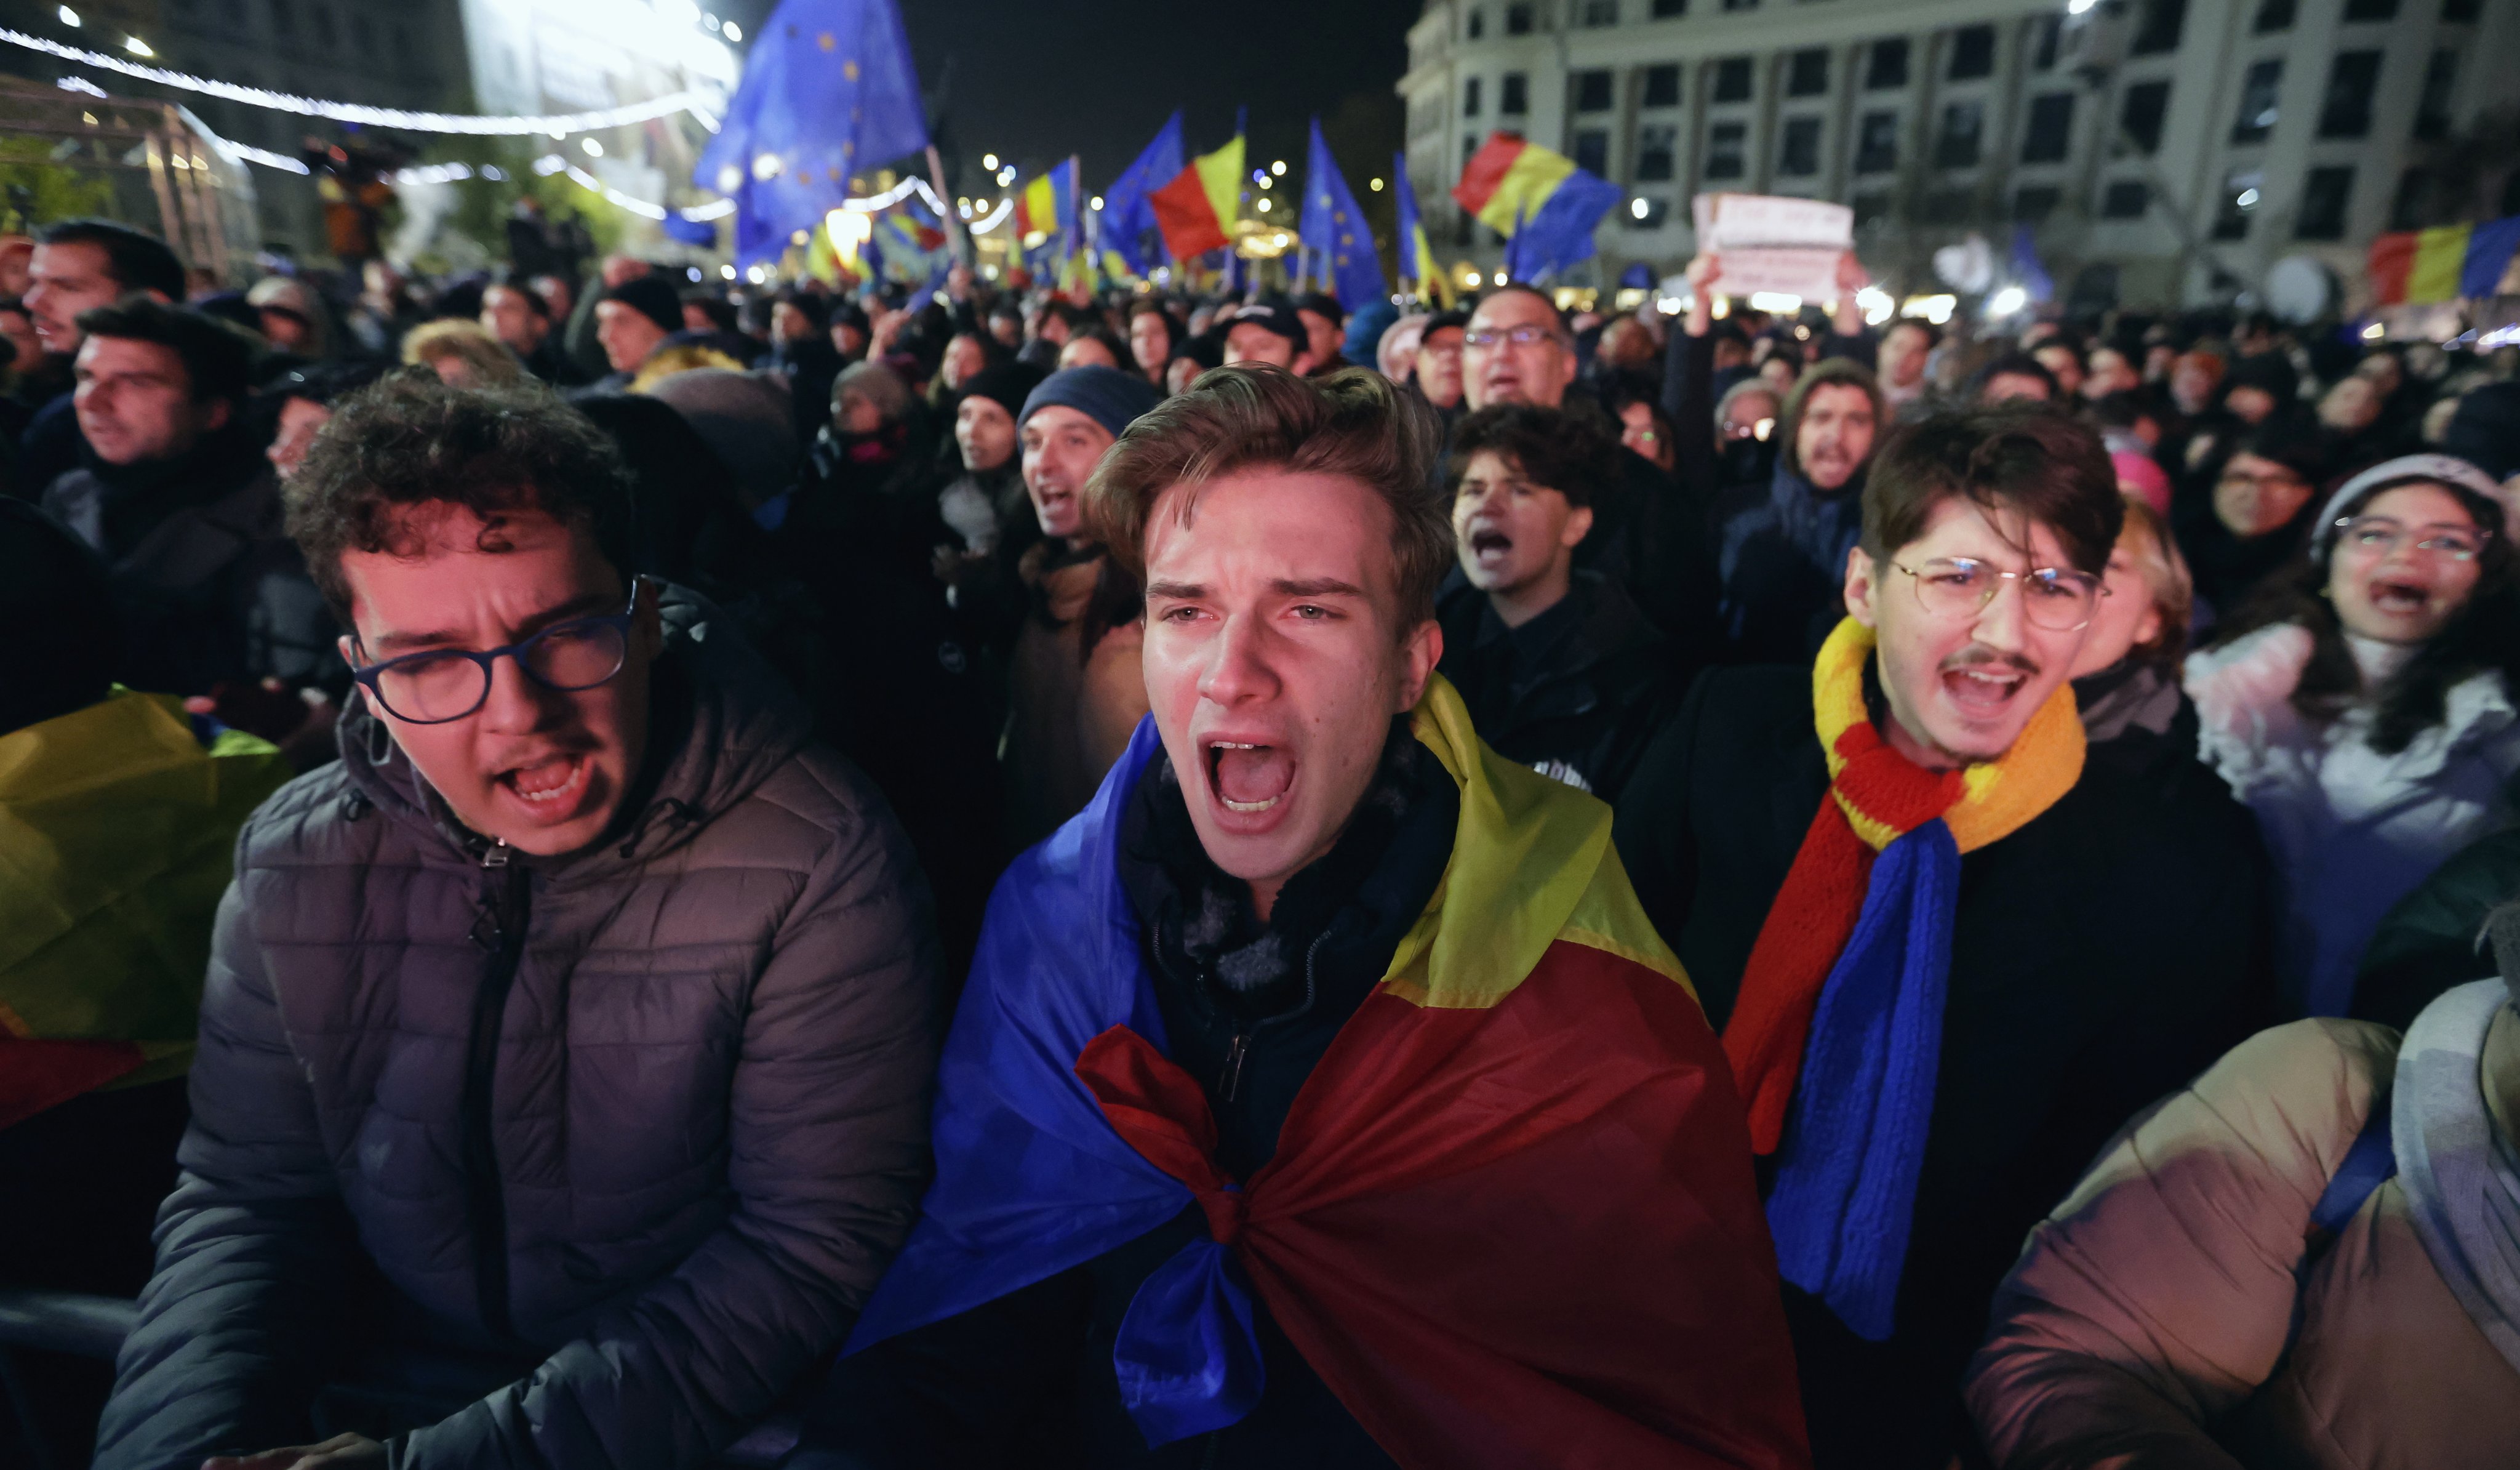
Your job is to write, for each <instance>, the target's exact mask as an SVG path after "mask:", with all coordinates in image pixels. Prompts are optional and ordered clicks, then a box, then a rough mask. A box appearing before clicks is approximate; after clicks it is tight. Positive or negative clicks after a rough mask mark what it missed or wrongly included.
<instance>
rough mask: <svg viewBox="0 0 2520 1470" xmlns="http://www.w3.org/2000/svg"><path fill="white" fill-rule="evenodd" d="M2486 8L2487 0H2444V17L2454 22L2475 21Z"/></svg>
mask: <svg viewBox="0 0 2520 1470" xmlns="http://www.w3.org/2000/svg"><path fill="white" fill-rule="evenodd" d="M2484 10H2485V0H2442V19H2443V20H2445V21H2448V22H2451V23H2453V24H2458V23H2465V22H2469V21H2473V20H2475V19H2476V18H2477V16H2478V15H2480V14H2481V13H2483V11H2484Z"/></svg>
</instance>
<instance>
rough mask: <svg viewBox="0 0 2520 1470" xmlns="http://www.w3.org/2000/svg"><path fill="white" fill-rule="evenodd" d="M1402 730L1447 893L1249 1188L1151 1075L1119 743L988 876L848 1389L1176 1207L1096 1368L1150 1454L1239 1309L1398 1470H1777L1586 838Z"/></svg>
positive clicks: (1792, 1460)
mask: <svg viewBox="0 0 2520 1470" xmlns="http://www.w3.org/2000/svg"><path fill="white" fill-rule="evenodd" d="M1414 719H1415V723H1416V729H1417V734H1418V739H1419V740H1421V741H1422V742H1424V743H1425V745H1426V746H1427V748H1428V749H1430V750H1432V751H1433V752H1434V753H1435V755H1436V757H1437V758H1439V759H1440V760H1441V761H1442V762H1443V763H1444V766H1445V768H1446V769H1447V770H1449V771H1450V772H1451V773H1452V775H1453V777H1454V779H1455V780H1456V781H1458V782H1459V783H1460V787H1461V804H1462V818H1461V829H1460V835H1459V837H1458V838H1457V839H1456V842H1455V846H1454V850H1453V856H1452V861H1451V863H1450V865H1449V866H1448V867H1447V868H1446V870H1445V874H1444V879H1443V882H1442V883H1441V884H1440V885H1439V886H1438V888H1437V890H1436V893H1435V896H1434V898H1433V899H1432V900H1431V901H1430V902H1429V903H1428V905H1427V908H1426V912H1425V913H1424V914H1423V915H1422V916H1420V918H1419V920H1418V924H1417V926H1416V927H1415V928H1414V929H1412V930H1411V931H1410V933H1409V934H1408V936H1407V937H1406V938H1405V939H1404V940H1403V941H1402V942H1401V944H1400V947H1399V950H1398V952H1397V953H1396V954H1395V955H1394V956H1393V958H1392V963H1391V969H1390V972H1389V973H1388V975H1387V976H1386V977H1385V978H1384V980H1383V982H1382V984H1381V986H1380V987H1379V988H1376V989H1375V990H1374V991H1373V994H1372V995H1370V996H1369V997H1368V998H1367V999H1366V1001H1365V1003H1364V1004H1363V1006H1361V1007H1360V1008H1359V1009H1358V1011H1357V1013H1356V1015H1355V1016H1354V1017H1353V1018H1352V1019H1350V1020H1349V1022H1348V1024H1347V1026H1346V1028H1345V1029H1344V1030H1343V1031H1341V1032H1340V1034H1339V1035H1338V1036H1337V1038H1336V1039H1335V1040H1334V1041H1333V1042H1332V1043H1331V1046H1330V1048H1329V1051H1328V1054H1327V1055H1325V1056H1324V1058H1323V1059H1322V1061H1321V1064H1320V1065H1319V1066H1318V1067H1317V1068H1316V1069H1315V1070H1314V1072H1313V1075H1312V1077H1311V1078H1310V1079H1309V1080H1307V1081H1306V1082H1305V1084H1304V1086H1303V1088H1302V1090H1301V1091H1300V1092H1299V1093H1298V1094H1297V1096H1296V1099H1295V1103H1294V1106H1293V1108H1292V1110H1291V1111H1290V1112H1289V1113H1288V1115H1287V1117H1286V1121H1285V1125H1284V1128H1283V1132H1282V1133H1281V1135H1280V1140H1279V1146H1278V1152H1277V1155H1276V1157H1275V1158H1274V1159H1273V1160H1272V1161H1271V1162H1270V1163H1269V1164H1268V1165H1267V1166H1265V1167H1264V1168H1262V1169H1261V1170H1260V1171H1258V1172H1257V1173H1255V1174H1254V1175H1253V1176H1252V1177H1250V1178H1248V1179H1244V1180H1231V1179H1227V1178H1225V1177H1224V1176H1223V1175H1221V1174H1220V1173H1219V1172H1218V1171H1217V1168H1216V1165H1215V1163H1214V1161H1213V1153H1212V1144H1213V1139H1214V1127H1213V1123H1212V1121H1211V1119H1210V1117H1209V1114H1208V1112H1207V1107H1206V1102H1205V1094H1204V1092H1203V1091H1202V1090H1201V1088H1200V1086H1199V1084H1198V1083H1197V1082H1196V1081H1195V1080H1193V1079H1192V1078H1190V1077H1189V1076H1188V1075H1187V1074H1185V1073H1184V1072H1182V1071H1181V1069H1179V1068H1178V1067H1176V1066H1174V1065H1173V1064H1172V1063H1171V1062H1170V1061H1168V1060H1166V1058H1165V1055H1164V1031H1163V1024H1162V1021H1161V1018H1160V1016H1159V1014H1158V1012H1157V1009H1156V1004H1155V998H1154V993H1153V989H1152V987H1151V985H1150V982H1149V978H1148V975H1147V973H1146V969H1145V966H1144V964H1143V962H1142V959H1141V949H1140V940H1139V928H1138V923H1137V920H1136V917H1135V915H1134V913H1133V911H1132V909H1131V907H1130V904H1129V900H1128V898H1127V897H1126V896H1125V895H1124V894H1122V892H1121V890H1120V886H1119V881H1118V875H1117V871H1116V866H1115V862H1114V852H1115V845H1116V843H1117V842H1118V832H1119V827H1120V818H1121V814H1122V812H1123V810H1124V809H1125V807H1126V804H1127V803H1128V801H1129V799H1130V795H1131V793H1132V791H1133V790H1134V789H1135V787H1136V785H1137V782H1138V779H1139V777H1140V775H1141V774H1142V773H1143V772H1144V771H1145V770H1146V768H1147V765H1148V762H1149V761H1150V760H1151V759H1152V758H1153V757H1154V755H1155V752H1156V749H1157V744H1156V739H1155V733H1154V727H1153V724H1152V722H1151V721H1148V722H1144V723H1141V724H1140V726H1139V728H1138V733H1137V736H1136V738H1135V739H1134V740H1133V741H1132V742H1131V743H1130V746H1129V750H1128V752H1127V754H1126V755H1124V756H1123V757H1122V758H1121V759H1120V761H1119V763H1118V764H1117V765H1116V766H1114V767H1113V769H1112V771H1111V774H1110V775H1109V776H1108V777H1107V778H1106V779H1105V780H1104V782H1103V784H1102V791H1101V792H1100V793H1099V794H1098V795H1097V796H1096V797H1095V799H1094V802H1093V804H1091V805H1089V806H1088V807H1086V809H1085V810H1084V812H1083V813H1081V814H1080V815H1079V816H1077V817H1076V819H1075V820H1073V821H1071V822H1069V823H1068V824H1067V825H1066V826H1065V827H1063V828H1061V829H1060V830H1059V831H1058V832H1057V835H1055V836H1053V837H1052V838H1051V839H1050V840H1049V841H1048V842H1046V843H1044V844H1043V845H1042V846H1040V847H1038V848H1035V849H1033V850H1031V851H1030V852H1027V853H1026V854H1024V856H1023V857H1021V858H1020V859H1018V860H1017V861H1016V863H1015V865H1014V866H1013V867H1012V869H1011V870H1010V871H1009V872H1008V875H1007V877H1006V878H1005V879H1004V880H1003V881H1001V883H1000V884H999V886H998V891H997V893H996V895H995V896H994V897H993V898H992V899H991V902H990V908H989V917H988V924H987V927H986V929H985V931H984V933H983V934H982V937H981V941H980V953H979V957H978V959H977V961H976V963H975V964H974V966H973V969H972V973H971V981H970V986H969V988H968V989H967V991H966V992H965V994H964V997H963V1002H962V1008H961V1011H960V1013H959V1014H958V1015H957V1017H956V1019H955V1023H954V1030H953V1033H952V1034H951V1036H950V1037H949V1038H948V1040H947V1042H946V1047H945V1059H944V1064H943V1068H942V1071H941V1073H940V1076H939V1096H938V1100H937V1107H936V1122H935V1143H936V1164H937V1172H936V1182H935V1184H934V1186H933V1187H932V1188H931V1189H930V1190H929V1192H928V1195H927V1199H926V1202H925V1207H924V1214H923V1216H922V1218H921V1220H920V1222H919V1224H918V1226H917V1228H916V1229H915V1230H913V1232H912V1234H911V1238H910V1242H909V1244H908V1246H907V1247H905V1248H904V1250H903V1252H902V1254H901V1256H900V1258H899V1259H898V1260H897V1261H896V1262H895V1263H894V1264H893V1267H892V1270H891V1272H890V1273H889V1274H888V1275H887V1276H886V1277H885V1278H884V1280H883V1283H882V1284H881V1285H880V1286H879V1287H878V1288H877V1291H876V1293H875V1296H874V1298H873V1299H872V1300H871V1301H870V1302H869V1303H868V1305H867V1309H866V1311H865V1313H864V1315H862V1316H861V1317H860V1319H859V1321H858V1325H857V1329H856V1332H855V1335H854V1336H853V1337H852V1339H851V1343H850V1348H851V1351H856V1350H857V1349H860V1348H864V1347H866V1346H868V1345H869V1344H872V1343H875V1342H878V1341H880V1340H882V1339H884V1338H886V1337H890V1336H892V1335H894V1334H896V1333H900V1332H904V1331H907V1330H909V1329H911V1328H914V1327H918V1326H921V1325H922V1324H924V1323H928V1322H933V1321H937V1320H940V1319H942V1318H944V1317H948V1316H951V1315H953V1314H955V1313H957V1312H961V1311H964V1310H966V1309H969V1308H972V1307H976V1306H979V1305H980V1304H982V1303H985V1302H989V1301H992V1300H994V1299H996V1298H998V1297H1002V1296H1004V1295H1006V1294H1007V1293H1009V1292H1012V1291H1014V1290H1016V1289H1018V1288H1020V1287H1023V1286H1025V1285H1028V1284H1030V1283H1032V1282H1035V1281H1039V1280H1042V1279H1045V1278H1047V1277H1049V1276H1051V1275H1053V1274H1055V1273H1057V1272H1058V1271H1061V1270H1065V1269H1067V1268H1069V1267H1071V1266H1074V1265H1078V1264H1081V1263H1085V1262H1088V1261H1091V1260H1093V1259H1094V1258H1096V1257H1098V1256H1100V1255H1102V1253H1104V1252H1106V1251H1109V1250H1111V1249H1113V1248H1114V1247H1117V1246H1120V1245H1123V1244H1125V1243H1127V1242H1128V1241H1131V1240H1133V1239H1136V1238H1137V1237H1139V1236H1141V1235H1144V1234H1145V1233H1146V1232H1148V1230H1151V1229H1153V1228H1155V1227H1156V1226H1158V1225H1160V1224H1162V1223H1164V1222H1165V1221H1167V1220H1169V1219H1171V1218H1173V1217H1175V1216H1178V1215H1180V1214H1181V1213H1182V1212H1183V1211H1185V1210H1187V1209H1188V1208H1190V1207H1191V1206H1192V1205H1193V1204H1195V1205H1197V1206H1198V1207H1199V1208H1200V1209H1201V1211H1202V1212H1203V1214H1204V1216H1205V1217H1206V1219H1207V1221H1208V1224H1209V1229H1210V1234H1211V1236H1212V1238H1211V1239H1207V1240H1200V1241H1197V1242H1194V1243H1193V1244H1192V1245H1190V1246H1187V1247H1185V1248H1184V1249H1183V1250H1182V1251H1181V1252H1180V1254H1178V1255H1177V1256H1175V1257H1174V1258H1173V1259H1172V1260H1171V1261H1170V1262H1168V1263H1165V1264H1164V1265H1162V1266H1160V1267H1158V1268H1157V1269H1156V1271H1155V1272H1154V1273H1153V1274H1152V1275H1150V1276H1149V1277H1148V1279H1147V1280H1146V1282H1145V1283H1144V1285H1143V1286H1142V1287H1141V1288H1140V1290H1139V1292H1138V1295H1137V1297H1136V1299H1135V1301H1134V1302H1132V1304H1131V1305H1130V1308H1129V1310H1128V1312H1127V1314H1126V1317H1125V1319H1124V1320H1123V1322H1122V1324H1121V1327H1120V1331H1119V1337H1118V1342H1117V1344H1116V1346H1115V1348H1114V1350H1113V1358H1114V1366H1115V1367H1116V1368H1117V1370H1118V1377H1119V1383H1120V1389H1121V1395H1122V1398H1123V1400H1124V1401H1125V1402H1126V1404H1127V1407H1128V1408H1129V1410H1130V1412H1131V1414H1132V1416H1133V1417H1134V1418H1135V1420H1136V1422H1137V1424H1138V1426H1139V1428H1140V1429H1141V1430H1142V1431H1143V1432H1144V1434H1145V1435H1146V1438H1147V1440H1148V1444H1149V1445H1162V1444H1166V1443H1170V1442H1172V1441H1174V1440H1178V1439H1182V1438H1185V1437H1187V1436H1190V1435H1193V1434H1199V1433H1202V1432H1206V1431H1210V1430H1215V1429H1220V1428H1223V1427H1225V1426H1227V1425H1230V1424H1233V1423H1235V1422H1236V1421H1237V1420H1238V1419H1239V1418H1240V1417H1241V1416H1242V1415H1243V1414H1245V1413H1247V1412H1248V1411H1249V1410H1250V1408H1251V1406H1252V1405H1253V1404H1255V1403H1256V1402H1257V1401H1259V1398H1260V1394H1261V1390H1262V1387H1263V1384H1262V1381H1261V1364H1260V1358H1259V1352H1258V1348H1257V1345H1256V1342H1255V1339H1254V1337H1253V1334H1252V1327H1251V1322H1252V1312H1251V1306H1250V1299H1249V1294H1250V1293H1251V1292H1254V1291H1256V1292H1257V1293H1258V1294H1259V1296H1260V1299H1261V1300H1262V1301H1263V1302H1265V1303H1266V1304H1267V1305H1268V1309H1269V1310H1270V1312H1271V1314H1272V1315H1273V1317H1274V1318H1275V1319H1276V1321H1277V1323H1278V1325H1279V1326H1280V1327H1282V1328H1283V1330H1284V1331H1285V1333H1286V1336H1287V1337H1288V1338H1289V1339H1290V1340H1291V1341H1292V1342H1293V1343H1294V1345H1295V1346H1296V1348H1297V1349H1298V1350H1299V1351H1301V1352H1302V1354H1303V1355H1304V1358H1305V1360H1306V1361H1307V1362H1308V1363H1310V1364H1311V1366H1312V1367H1313V1368H1314V1369H1315V1370H1316V1371H1317V1372H1319V1373H1320V1375H1321V1377H1322V1379H1323V1380H1324V1381H1325V1382H1326V1383H1327V1384H1328V1386H1329V1388H1330V1389H1331V1391H1332V1392H1333V1393H1335V1394H1336V1395H1337V1396H1338V1399H1339V1401H1340V1402H1341V1403H1342V1404H1344V1405H1345V1406H1346V1407H1347V1409H1348V1411H1349V1412H1350V1413H1352V1414H1353V1415H1355V1417H1356V1419H1357V1421H1358V1422H1359V1423H1360V1424H1362V1425H1363V1426H1364V1427H1365V1429H1366V1431H1367V1432H1368V1433H1370V1434H1371V1435H1372V1436H1373V1439H1374V1441H1375V1443H1377V1444H1378V1445H1380V1446H1381V1447H1383V1448H1384V1449H1385V1450H1387V1451H1388V1452H1389V1453H1390V1454H1391V1456H1392V1457H1393V1458H1394V1459H1395V1460H1397V1461H1398V1462H1399V1463H1400V1464H1402V1465H1404V1466H1407V1467H1410V1470H1459V1467H1463V1466H1533V1467H1539V1466H1570V1465H1574V1466H1601V1467H1613V1466H1616V1467H1629V1466H1712V1465H1799V1464H1803V1463H1806V1462H1807V1459H1808V1455H1807V1452H1806V1450H1805V1447H1804V1441H1803V1433H1802V1416H1801V1407H1800V1403H1799V1401H1798V1399H1797V1397H1796V1389H1795V1382H1794V1369H1793V1361H1792V1354H1791V1349H1790V1347H1789V1345H1788V1343H1787V1341H1786V1338H1785V1334H1784V1327H1783V1321H1782V1315H1781V1311H1780V1309H1779V1307H1778V1300H1777V1276H1776V1269H1775V1266H1774V1263H1773V1261H1772V1259H1771V1255H1770V1250H1769V1245H1768V1238H1767V1231H1766V1227H1765V1225H1764V1223H1763V1222H1762V1219H1761V1217H1760V1213H1759V1207H1758V1204H1757V1200H1756V1196H1755V1190H1754V1185H1753V1183H1752V1180H1751V1174H1750V1161H1749V1153H1748V1150H1747V1149H1746V1147H1744V1143H1745V1139H1744V1136H1743V1125H1742V1114H1741V1106H1740V1103H1739V1101H1738V1099H1737V1098H1736V1097H1735V1096H1734V1094H1733V1086H1732V1081H1731V1077H1730V1073H1729V1070H1728V1069H1727V1067H1726V1065H1725V1062H1724V1058H1723V1053H1722V1051H1721V1049H1720V1048H1719V1047H1718V1046H1717V1044H1716V1042H1715V1039H1714V1037H1713V1035H1712V1034H1711V1033H1710V1032H1709V1030H1708V1028H1707V1025H1706V1021H1705V1018H1704V1017H1703V1015H1702V1014H1701V1013H1700V1012H1699V1010H1698V1008H1697V1004H1696V1001H1695V998H1694V997H1693V996H1692V995H1691V993H1690V992H1689V990H1688V985H1687V982H1686V981H1685V980H1684V979H1683V977H1682V975H1681V973H1680V967H1679V963H1678V961H1676V960H1675V959H1674V958H1673V956H1672V954H1671V951H1670V950H1669V949H1667V948H1665V947H1664V945H1663V943H1662V942H1661V941H1660V940H1659V939H1658V938H1657V937H1656V936H1655V934H1654V931H1653V929H1652V927H1651V926H1650V925H1649V924H1648V923H1647V922H1646V920H1645V918H1644V915H1643V911H1642V910H1641V909H1640V908H1639V906H1638V904H1637V899H1636V896H1635V894H1634V892H1633V891H1631V890H1630V888H1629V886H1628V880H1627V876H1626V873H1625V871H1624V870H1623V869H1622V868H1621V867H1620V866H1619V860H1618V856H1617V854H1616V852H1614V851H1613V850H1612V849H1611V847H1610V840H1609V838H1610V811H1609V808H1608V807H1606V806H1604V805H1602V804H1600V803H1598V802H1597V801H1595V800H1594V799H1593V798H1591V797H1589V796H1586V795H1584V794H1582V793H1580V792H1577V791H1574V790H1572V789H1571V788H1568V787H1565V786H1562V785H1560V784H1558V783H1556V782H1554V781H1552V780H1549V779H1548V778H1547V777H1544V776H1540V775H1538V774H1536V773H1534V772H1531V771H1527V770H1524V769H1522V768H1521V767H1519V766H1516V765H1513V764H1511V763H1510V762H1508V761H1506V760H1504V759H1502V758H1499V757H1497V756H1496V755H1495V754H1494V753H1492V752H1490V751H1489V750H1488V749H1487V748H1486V747H1485V746H1483V745H1481V744H1480V743H1479V741H1478V738H1477V736H1476V735H1475V734H1474V733H1473V732H1472V730H1471V728H1470V722H1469V718H1468V714H1467V712H1466V711H1465V710H1464V709H1463V706H1462V702H1461V699H1460V697H1459V696H1458V695H1457V694H1455V693H1454V692H1453V690H1452V688H1451V686H1449V685H1448V684H1446V683H1444V682H1443V680H1442V679H1441V678H1437V679H1435V680H1433V681H1432V682H1431V683H1430V685H1429V687H1428V690H1427V693H1426V697H1425V699H1424V701H1423V702H1422V703H1420V704H1419V706H1418V710H1417V711H1416V712H1415V715H1414Z"/></svg>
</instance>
